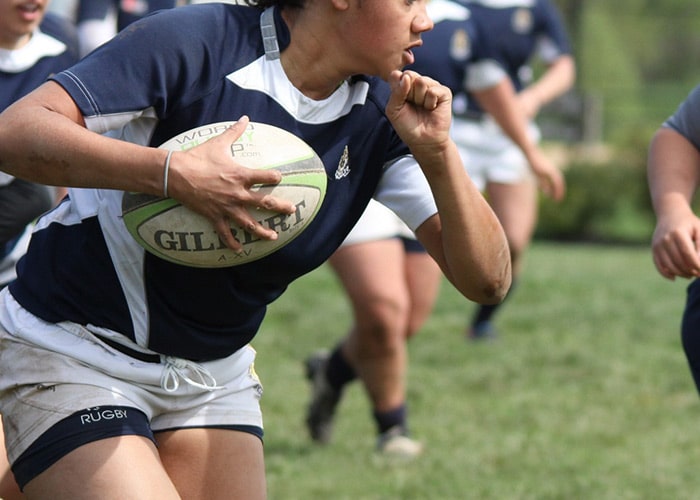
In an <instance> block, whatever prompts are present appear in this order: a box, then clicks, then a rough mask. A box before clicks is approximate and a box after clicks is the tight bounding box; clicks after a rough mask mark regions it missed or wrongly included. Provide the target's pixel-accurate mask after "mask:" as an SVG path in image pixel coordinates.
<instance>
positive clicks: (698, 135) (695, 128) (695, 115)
mask: <svg viewBox="0 0 700 500" xmlns="http://www.w3.org/2000/svg"><path fill="white" fill-rule="evenodd" d="M663 126H664V127H667V128H670V129H673V130H675V131H676V132H678V133H679V134H681V135H682V136H683V137H685V138H686V139H688V141H690V143H691V144H693V146H695V147H696V148H697V149H698V150H700V85H698V86H697V87H695V88H694V89H693V90H692V91H691V92H690V94H689V95H688V97H687V98H686V99H685V100H684V101H683V102H682V103H681V104H680V106H679V107H678V109H677V110H676V112H675V113H674V114H673V115H672V116H671V117H670V118H669V119H668V120H666V121H665V122H664V124H663Z"/></svg>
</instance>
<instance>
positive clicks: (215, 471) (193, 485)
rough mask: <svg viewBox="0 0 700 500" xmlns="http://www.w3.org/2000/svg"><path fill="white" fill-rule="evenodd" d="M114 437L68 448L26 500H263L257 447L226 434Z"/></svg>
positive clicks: (250, 439) (248, 437)
mask: <svg viewBox="0 0 700 500" xmlns="http://www.w3.org/2000/svg"><path fill="white" fill-rule="evenodd" d="M156 438H157V441H158V448H157V449H156V447H155V446H154V445H153V443H152V442H151V441H150V440H148V439H146V438H143V437H140V436H119V437H114V438H108V439H103V440H100V441H94V442H92V443H89V444H86V445H84V446H81V447H80V448H77V449H76V450H74V451H72V452H71V453H69V454H68V455H66V456H65V457H63V458H62V459H60V460H59V461H58V462H56V463H55V464H54V465H52V466H51V467H49V468H48V469H47V470H46V471H45V472H43V473H42V474H40V475H38V476H37V477H36V478H34V479H33V480H32V481H30V482H29V484H27V486H26V488H25V493H26V494H27V497H28V498H30V499H31V498H37V499H39V498H42V499H45V498H51V499H55V500H63V499H66V500H68V499H71V500H81V499H86V500H87V499H95V498H99V499H100V500H111V499H115V500H117V499H119V500H123V499H132V498H133V499H139V500H144V499H154V500H168V499H179V498H186V499H188V500H197V499H202V500H204V499H207V500H217V499H246V500H247V499H253V500H254V499H264V498H265V496H266V493H265V488H266V487H265V472H264V465H263V451H262V443H261V441H260V439H258V438H257V437H256V436H254V435H252V434H248V433H244V432H236V431H230V430H223V429H186V430H178V431H170V432H162V433H158V434H156Z"/></svg>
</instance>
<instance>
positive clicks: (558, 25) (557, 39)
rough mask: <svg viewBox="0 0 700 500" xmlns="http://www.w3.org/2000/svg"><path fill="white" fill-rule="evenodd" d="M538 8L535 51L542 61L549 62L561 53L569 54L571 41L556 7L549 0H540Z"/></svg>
mask: <svg viewBox="0 0 700 500" xmlns="http://www.w3.org/2000/svg"><path fill="white" fill-rule="evenodd" d="M540 9H541V11H542V12H541V15H540V16H539V19H541V25H540V26H539V27H538V29H537V33H538V39H537V48H536V53H537V54H538V56H539V57H540V58H541V59H542V60H543V61H544V62H546V63H551V62H553V61H555V60H556V59H557V58H559V57H561V56H562V55H566V54H571V42H570V40H569V36H568V33H567V31H566V27H565V25H564V21H563V19H562V18H561V15H560V14H559V11H558V10H557V8H556V7H555V6H554V5H553V4H552V3H551V2H550V1H549V0H541V1H540Z"/></svg>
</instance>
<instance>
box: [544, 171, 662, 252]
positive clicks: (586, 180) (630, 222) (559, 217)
mask: <svg viewBox="0 0 700 500" xmlns="http://www.w3.org/2000/svg"><path fill="white" fill-rule="evenodd" d="M565 176H566V181H567V195H566V198H565V199H564V201H562V202H561V203H555V202H553V201H551V200H549V199H545V198H544V197H543V198H542V200H541V202H540V219H539V224H538V227H537V231H536V234H535V237H536V238H538V239H544V240H564V241H596V242H598V241H599V242H613V243H647V242H648V241H649V239H650V238H651V234H652V232H653V230H654V222H655V219H654V214H653V210H652V208H651V201H650V198H649V190H648V187H647V180H646V170H645V166H644V164H643V162H642V161H640V159H636V160H628V161H619V160H617V161H613V162H610V163H606V164H591V163H583V162H580V163H572V164H571V165H570V166H569V167H568V168H566V170H565Z"/></svg>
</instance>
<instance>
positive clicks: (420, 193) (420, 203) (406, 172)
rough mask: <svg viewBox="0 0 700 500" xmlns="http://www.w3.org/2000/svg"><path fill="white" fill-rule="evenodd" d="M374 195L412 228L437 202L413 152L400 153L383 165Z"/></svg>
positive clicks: (434, 208)
mask: <svg viewBox="0 0 700 500" xmlns="http://www.w3.org/2000/svg"><path fill="white" fill-rule="evenodd" d="M374 198H375V199H376V200H377V201H378V202H380V203H381V204H382V205H384V206H386V207H388V208H390V209H391V210H393V211H394V213H396V215H398V216H399V218H400V219H401V220H403V221H404V222H405V223H406V225H407V226H408V227H409V228H411V231H415V230H416V229H417V228H418V226H420V225H421V224H422V223H423V222H425V221H426V219H428V217H430V216H431V215H433V214H435V213H437V205H436V204H435V199H434V198H433V193H432V191H431V190H430V186H429V185H428V180H427V179H426V178H425V175H424V174H423V171H422V170H421V169H420V166H419V165H418V163H417V162H416V160H415V159H414V158H413V157H412V156H403V157H401V158H398V159H397V160H396V161H394V162H392V163H390V164H389V165H387V166H385V167H384V172H383V174H382V178H381V180H380V182H379V185H378V187H377V191H376V193H375V196H374Z"/></svg>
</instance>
